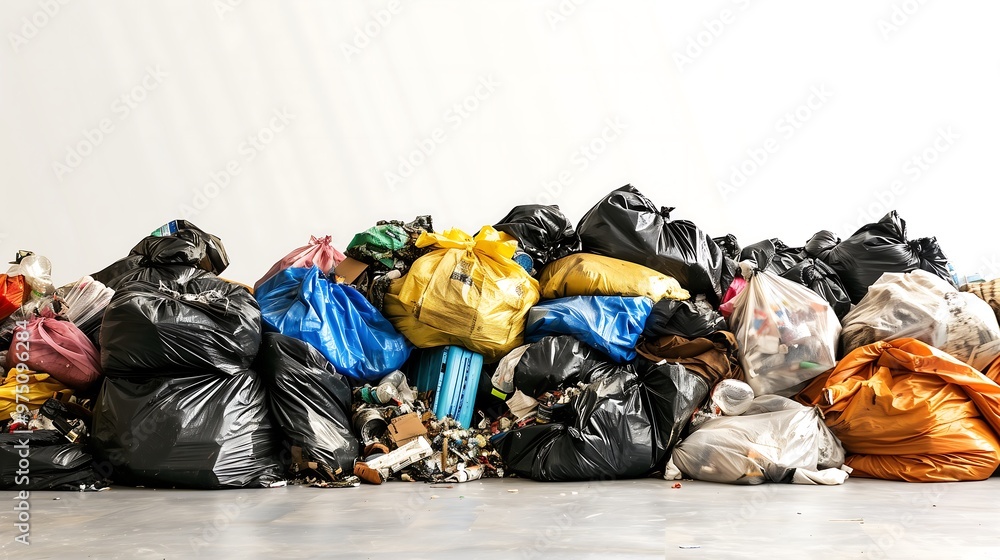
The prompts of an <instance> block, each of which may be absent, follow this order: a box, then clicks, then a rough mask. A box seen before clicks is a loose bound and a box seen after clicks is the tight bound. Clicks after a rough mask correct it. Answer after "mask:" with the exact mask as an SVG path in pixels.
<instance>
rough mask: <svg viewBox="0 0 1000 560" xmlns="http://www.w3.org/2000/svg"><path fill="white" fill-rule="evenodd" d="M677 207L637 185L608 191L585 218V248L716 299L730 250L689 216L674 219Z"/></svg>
mask: <svg viewBox="0 0 1000 560" xmlns="http://www.w3.org/2000/svg"><path fill="white" fill-rule="evenodd" d="M673 210H674V209H673V208H669V207H663V208H659V209H658V208H657V207H656V206H655V205H654V204H653V203H652V201H650V200H649V199H648V198H646V197H645V196H643V195H642V193H640V192H639V191H638V190H637V189H636V188H635V187H633V186H632V185H626V186H624V187H621V188H619V189H615V190H614V191H612V192H610V193H609V194H608V195H607V196H605V197H603V198H602V199H601V200H600V202H598V203H597V204H596V205H595V206H594V207H593V208H591V209H590V211H588V212H587V214H586V215H584V217H583V218H582V219H581V220H580V224H579V225H578V226H577V228H576V229H577V231H578V232H579V233H580V239H582V240H583V247H584V250H585V251H587V252H589V253H597V254H599V255H606V256H609V257H614V258H616V259H622V260H626V261H630V262H634V263H638V264H641V265H644V266H647V267H649V268H652V269H653V270H657V271H659V272H661V273H663V274H666V275H669V276H671V277H673V278H675V279H676V280H677V281H678V282H679V283H680V285H681V287H682V288H684V289H686V290H688V291H689V292H691V294H692V295H696V294H705V296H706V297H708V299H709V301H710V302H711V303H712V304H713V305H717V304H718V303H719V301H720V300H721V298H722V294H723V293H724V292H725V290H726V287H727V286H728V283H729V281H731V280H732V278H731V276H730V277H729V278H728V279H724V278H723V276H724V272H725V270H724V269H725V268H726V263H725V255H723V252H722V249H720V248H719V246H718V245H717V244H716V243H715V241H713V240H712V238H711V237H709V236H708V235H706V234H705V232H703V231H702V230H700V229H699V228H698V227H697V226H696V225H695V224H694V223H692V222H690V221H687V220H671V219H670V212H671V211H673Z"/></svg>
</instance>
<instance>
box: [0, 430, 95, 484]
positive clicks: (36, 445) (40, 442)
mask: <svg viewBox="0 0 1000 560" xmlns="http://www.w3.org/2000/svg"><path fill="white" fill-rule="evenodd" d="M25 454H26V455H27V457H25ZM24 458H27V459H28V468H27V469H22V468H21V467H20V466H19V465H18V463H19V461H21V460H22V459H24ZM18 471H21V472H20V473H19V472H18ZM92 485H96V486H104V483H103V481H102V480H101V477H100V476H99V475H98V474H97V473H96V472H94V461H93V458H92V457H91V455H90V453H87V452H86V450H85V449H84V448H83V445H80V444H79V443H70V442H69V441H67V440H66V436H64V435H62V433H60V432H59V431H58V430H36V431H34V432H31V433H27V434H23V433H21V434H0V490H81V489H82V488H81V487H88V486H92Z"/></svg>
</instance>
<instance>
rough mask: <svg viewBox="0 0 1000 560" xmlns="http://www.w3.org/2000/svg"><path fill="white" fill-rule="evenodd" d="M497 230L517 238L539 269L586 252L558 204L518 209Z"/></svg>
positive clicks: (531, 205)
mask: <svg viewBox="0 0 1000 560" xmlns="http://www.w3.org/2000/svg"><path fill="white" fill-rule="evenodd" d="M493 227H494V229H496V230H497V231H502V232H504V233H506V234H508V235H510V236H511V237H513V238H514V239H517V243H518V245H519V246H520V247H521V249H523V250H524V252H526V253H527V254H528V255H529V256H530V257H531V260H532V262H533V264H534V267H535V268H536V269H538V270H541V269H542V267H544V266H545V265H547V264H548V263H550V262H552V261H554V260H557V259H561V258H563V257H566V256H567V255H571V254H573V253H579V252H580V251H582V250H583V243H582V242H581V241H580V236H579V235H578V234H577V233H576V231H575V230H574V229H573V224H572V223H571V222H570V221H569V218H567V217H566V215H565V214H563V213H562V211H560V210H559V206H557V205H551V206H546V205H542V204H525V205H523V206H515V207H514V208H513V209H511V211H510V212H508V213H507V215H506V216H504V217H503V218H501V219H500V221H499V222H497V223H496V224H495V225H494V226H493ZM574 295H582V294H574ZM543 297H545V296H543Z"/></svg>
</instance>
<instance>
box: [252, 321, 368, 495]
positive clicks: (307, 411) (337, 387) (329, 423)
mask: <svg viewBox="0 0 1000 560" xmlns="http://www.w3.org/2000/svg"><path fill="white" fill-rule="evenodd" d="M254 368H255V369H256V370H257V372H258V374H259V375H260V377H261V379H262V380H263V381H264V386H265V387H266V388H267V398H268V403H269V404H270V408H271V413H272V414H273V416H274V418H275V420H276V421H277V424H278V425H279V426H280V427H281V429H282V431H284V433H285V436H286V438H287V439H288V440H289V441H290V442H291V444H292V445H293V446H299V447H301V448H302V458H303V459H304V460H305V461H316V462H317V463H319V464H320V472H323V473H325V474H326V475H327V477H328V478H330V479H333V478H335V477H336V476H337V475H339V474H343V473H347V474H350V473H352V472H353V471H354V460H355V459H356V458H357V456H358V438H357V437H355V435H354V433H353V432H352V431H351V386H350V384H349V383H348V382H347V379H346V378H344V376H343V375H341V374H340V373H337V371H336V369H334V367H333V364H331V363H330V362H329V361H327V359H326V358H325V357H323V355H322V354H320V353H319V350H316V349H315V348H313V347H312V346H311V345H310V344H308V343H306V342H302V341H301V340H297V339H295V338H292V337H290V336H285V335H282V334H278V333H266V334H264V340H263V341H262V342H261V345H260V352H259V353H258V354H257V361H256V362H254Z"/></svg>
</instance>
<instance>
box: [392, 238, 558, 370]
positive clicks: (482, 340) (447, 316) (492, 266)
mask: <svg viewBox="0 0 1000 560" xmlns="http://www.w3.org/2000/svg"><path fill="white" fill-rule="evenodd" d="M417 246H418V247H431V246H433V247H436V249H435V250H433V251H431V252H430V253H427V254H426V255H424V256H422V257H420V258H419V259H417V261H416V262H414V263H413V266H412V267H411V268H410V271H409V273H408V274H406V276H404V277H402V278H400V279H398V280H394V281H393V282H392V285H391V286H390V288H389V293H387V294H386V296H385V303H384V307H383V312H384V313H385V316H386V317H387V318H388V319H389V320H390V321H392V323H393V325H395V326H396V328H397V329H399V331H400V332H402V333H403V334H404V335H406V338H407V339H409V340H410V342H412V343H413V344H414V345H415V346H417V347H420V348H431V347H434V346H448V345H457V346H463V347H465V348H467V349H469V350H472V351H473V352H477V353H479V354H482V355H483V356H484V357H485V359H486V361H487V362H494V361H496V360H498V359H500V358H501V357H502V356H503V355H504V354H506V353H507V352H510V351H511V350H513V349H514V348H516V347H518V346H520V345H521V343H522V341H523V335H524V318H525V315H527V313H528V309H530V308H531V306H532V305H534V304H535V303H537V302H538V298H539V295H538V282H536V281H535V279H534V278H532V277H531V276H530V275H529V274H528V272H527V271H525V270H524V268H522V267H521V266H520V265H519V264H517V263H516V262H514V261H513V260H512V257H513V256H514V252H515V251H516V250H517V241H515V240H514V239H513V238H512V237H510V236H509V235H507V234H506V233H503V232H498V231H496V230H494V229H493V228H492V227H490V226H485V227H483V228H482V229H481V230H480V231H479V233H477V234H476V236H475V237H474V238H473V237H470V236H469V235H468V234H466V233H464V232H462V231H459V230H456V229H452V230H449V231H447V232H445V233H443V234H429V233H425V234H422V235H421V236H420V238H419V239H418V240H417Z"/></svg>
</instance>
